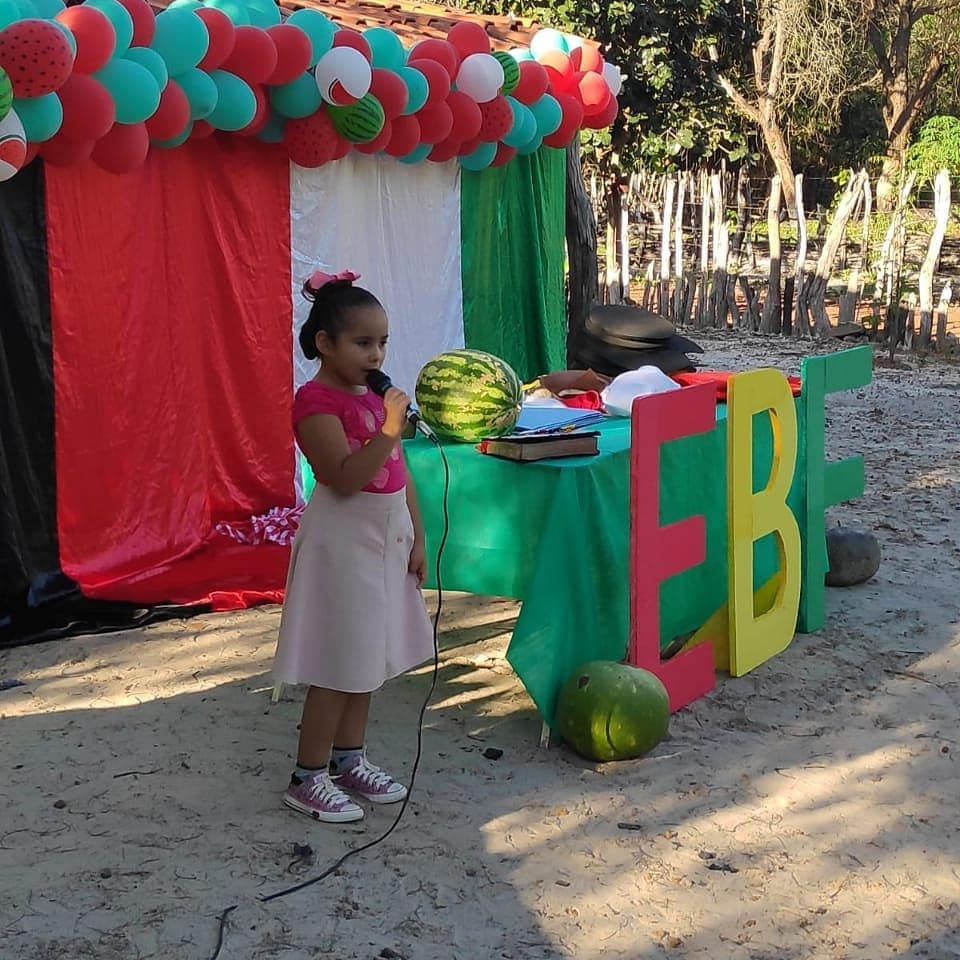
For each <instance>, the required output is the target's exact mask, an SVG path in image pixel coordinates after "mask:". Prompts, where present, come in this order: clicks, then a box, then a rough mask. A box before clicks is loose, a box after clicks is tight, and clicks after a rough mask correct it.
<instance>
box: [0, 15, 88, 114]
mask: <svg viewBox="0 0 960 960" xmlns="http://www.w3.org/2000/svg"><path fill="white" fill-rule="evenodd" d="M64 12H66V11H64ZM0 67H3V69H4V70H5V71H6V72H7V76H8V77H9V78H10V82H11V84H13V95H14V96H15V97H42V96H43V95H44V94H45V93H53V91H54V90H57V89H59V88H60V87H61V86H62V85H63V83H64V82H65V81H66V79H67V77H69V76H70V72H71V71H72V70H73V50H72V48H71V47H70V43H69V41H68V40H67V38H66V37H65V36H64V34H63V32H62V31H61V30H60V29H59V28H58V27H55V26H54V25H53V24H52V23H51V22H50V21H49V20H18V21H17V22H16V23H12V24H10V26H9V27H7V28H6V29H4V30H0Z"/></svg>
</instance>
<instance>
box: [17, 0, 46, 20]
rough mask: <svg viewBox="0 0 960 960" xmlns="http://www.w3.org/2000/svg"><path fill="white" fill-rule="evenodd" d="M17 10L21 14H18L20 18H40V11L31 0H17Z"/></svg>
mask: <svg viewBox="0 0 960 960" xmlns="http://www.w3.org/2000/svg"><path fill="white" fill-rule="evenodd" d="M16 4H17V10H18V11H19V14H18V16H17V19H18V20H39V19H40V11H39V10H38V9H37V8H36V6H35V5H34V4H33V3H31V2H30V0H16Z"/></svg>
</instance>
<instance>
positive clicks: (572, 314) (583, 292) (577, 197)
mask: <svg viewBox="0 0 960 960" xmlns="http://www.w3.org/2000/svg"><path fill="white" fill-rule="evenodd" d="M566 206H567V211H566V238H567V262H568V263H569V275H568V278H567V356H568V362H569V356H570V353H571V348H572V345H573V342H574V340H575V339H576V337H577V335H578V334H579V333H580V332H581V331H582V330H583V328H584V327H585V325H586V322H587V314H588V313H589V312H590V307H591V306H592V305H593V303H594V301H595V300H596V299H597V289H598V284H599V277H598V270H597V218H596V217H595V216H594V213H593V206H592V205H591V203H590V197H589V196H588V195H587V187H586V184H585V183H584V181H583V166H582V164H581V162H580V142H579V140H578V139H576V138H575V139H574V141H573V142H572V143H571V144H570V146H568V147H567V190H566Z"/></svg>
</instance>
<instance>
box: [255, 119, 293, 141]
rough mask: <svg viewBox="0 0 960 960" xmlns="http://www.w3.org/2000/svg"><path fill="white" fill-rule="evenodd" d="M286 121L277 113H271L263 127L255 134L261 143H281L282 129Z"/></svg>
mask: <svg viewBox="0 0 960 960" xmlns="http://www.w3.org/2000/svg"><path fill="white" fill-rule="evenodd" d="M286 125H287V121H286V120H284V119H283V117H281V116H280V115H279V114H276V113H271V114H270V117H269V119H268V120H267V122H266V124H265V125H264V128H263V129H262V130H261V131H260V132H259V133H258V134H257V139H258V140H260V141H262V142H263V143H281V142H282V141H283V130H284V127H286Z"/></svg>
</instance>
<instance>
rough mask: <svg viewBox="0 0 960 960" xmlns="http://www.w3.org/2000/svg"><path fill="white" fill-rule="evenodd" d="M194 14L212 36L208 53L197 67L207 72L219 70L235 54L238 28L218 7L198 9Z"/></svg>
mask: <svg viewBox="0 0 960 960" xmlns="http://www.w3.org/2000/svg"><path fill="white" fill-rule="evenodd" d="M194 13H196V15H197V16H198V17H199V18H200V19H201V20H202V21H203V25H204V26H205V27H206V28H207V33H208V34H209V35H210V46H208V47H207V52H206V53H205V54H204V55H203V59H202V60H201V61H200V62H199V63H198V64H197V67H198V68H199V69H201V70H206V71H207V72H209V71H210V70H219V69H220V67H221V66H223V63H224V61H225V60H226V59H227V57H229V56H230V54H231V53H233V47H234V44H235V43H236V39H237V38H236V30H237V28H236V27H235V26H234V25H233V21H232V20H231V19H230V18H229V17H228V16H227V15H226V14H225V13H224V12H223V11H222V10H218V9H217V8H216V7H197V9H196V10H195V11H194Z"/></svg>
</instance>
